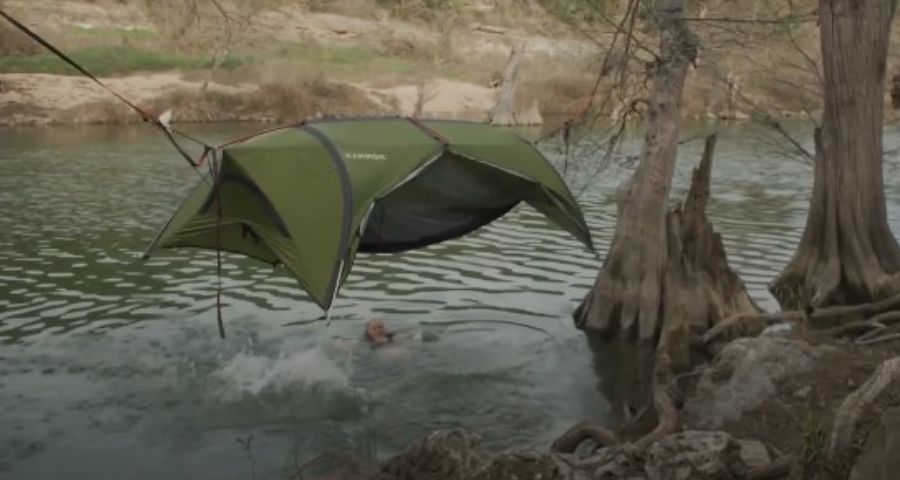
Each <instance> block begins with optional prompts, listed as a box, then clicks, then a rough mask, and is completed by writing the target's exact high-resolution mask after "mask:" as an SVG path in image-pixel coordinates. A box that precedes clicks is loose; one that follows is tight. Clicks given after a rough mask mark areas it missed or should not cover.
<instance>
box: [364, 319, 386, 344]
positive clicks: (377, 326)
mask: <svg viewBox="0 0 900 480" xmlns="http://www.w3.org/2000/svg"><path fill="white" fill-rule="evenodd" d="M366 340H368V341H369V342H370V343H372V344H373V345H384V344H386V343H390V341H391V334H390V333H388V330H387V326H386V325H385V324H384V320H383V319H382V318H381V317H373V318H371V319H369V321H368V322H366Z"/></svg>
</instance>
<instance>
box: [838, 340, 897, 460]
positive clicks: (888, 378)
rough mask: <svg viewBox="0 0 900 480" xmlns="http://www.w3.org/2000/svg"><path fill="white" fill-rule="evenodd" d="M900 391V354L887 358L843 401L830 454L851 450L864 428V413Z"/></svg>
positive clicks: (842, 454)
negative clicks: (862, 425)
mask: <svg viewBox="0 0 900 480" xmlns="http://www.w3.org/2000/svg"><path fill="white" fill-rule="evenodd" d="M896 392H900V357H894V358H892V359H890V360H886V361H885V362H884V363H882V364H881V365H879V366H878V369H876V370H875V373H874V374H872V377H870V378H869V380H867V381H866V382H865V383H864V384H862V386H860V387H859V389H857V390H856V391H855V392H853V393H851V394H850V395H848V396H847V398H846V399H844V402H843V403H841V406H840V408H839V409H838V411H837V413H836V414H835V418H834V424H833V426H832V429H831V437H830V438H829V441H828V456H829V457H830V458H840V457H841V456H844V455H846V454H847V453H848V452H851V450H852V448H853V447H854V445H855V442H856V440H857V435H858V433H859V431H860V428H861V423H862V419H863V415H864V414H865V413H866V411H868V410H869V409H870V408H871V407H872V405H874V404H876V402H878V401H879V400H881V399H883V398H884V397H886V396H888V395H891V394H896Z"/></svg>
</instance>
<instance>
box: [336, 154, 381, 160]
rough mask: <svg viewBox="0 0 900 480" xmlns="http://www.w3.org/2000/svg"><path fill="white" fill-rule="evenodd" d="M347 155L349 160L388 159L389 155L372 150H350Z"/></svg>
mask: <svg viewBox="0 0 900 480" xmlns="http://www.w3.org/2000/svg"><path fill="white" fill-rule="evenodd" d="M345 157H347V159H348V160H387V155H385V154H383V153H372V152H349V153H347V154H346V155H345Z"/></svg>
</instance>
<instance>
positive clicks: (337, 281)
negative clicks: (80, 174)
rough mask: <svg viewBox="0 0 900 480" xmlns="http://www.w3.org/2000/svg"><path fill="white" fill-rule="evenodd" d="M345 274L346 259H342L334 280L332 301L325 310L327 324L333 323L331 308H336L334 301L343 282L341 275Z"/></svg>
mask: <svg viewBox="0 0 900 480" xmlns="http://www.w3.org/2000/svg"><path fill="white" fill-rule="evenodd" d="M343 276H344V261H343V260H341V263H340V264H339V265H338V274H337V278H336V279H335V280H334V281H335V285H334V293H333V294H331V303H329V304H328V311H327V312H325V326H326V327H327V326H329V325H331V310H332V309H333V308H334V301H335V300H337V292H338V286H339V285H340V284H341V277H343Z"/></svg>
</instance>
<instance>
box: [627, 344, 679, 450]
mask: <svg viewBox="0 0 900 480" xmlns="http://www.w3.org/2000/svg"><path fill="white" fill-rule="evenodd" d="M675 389H677V386H676V385H675V374H674V372H673V371H672V361H671V360H670V359H669V354H668V352H667V350H666V349H665V348H658V349H657V352H656V366H655V367H654V368H653V407H654V408H655V409H656V417H657V422H658V424H657V425H656V428H654V429H653V431H652V432H650V433H648V434H646V435H644V436H643V437H641V438H639V439H638V440H637V441H635V442H634V444H635V446H636V447H638V448H647V447H648V446H650V444H652V443H653V442H656V441H658V440H659V439H661V438H663V437H665V436H666V435H668V434H670V433H672V432H674V431H675V430H677V429H678V420H679V416H678V408H677V407H676V406H675V397H677V394H675V392H674V390H675Z"/></svg>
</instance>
